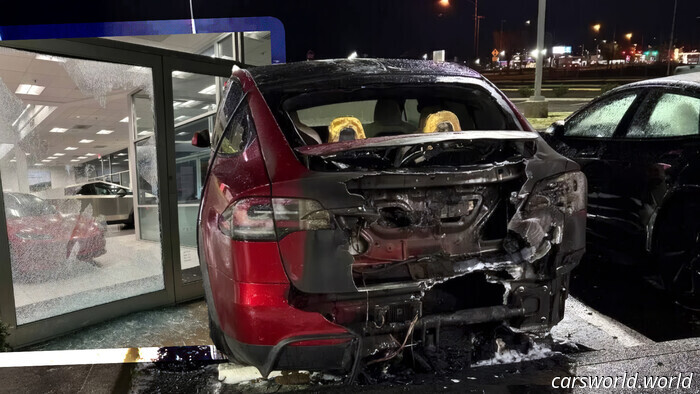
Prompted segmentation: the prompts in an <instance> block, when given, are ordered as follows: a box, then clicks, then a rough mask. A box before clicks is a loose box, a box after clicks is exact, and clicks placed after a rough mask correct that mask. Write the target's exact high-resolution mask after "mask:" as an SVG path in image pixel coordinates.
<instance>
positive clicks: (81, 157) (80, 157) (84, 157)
mask: <svg viewBox="0 0 700 394" xmlns="http://www.w3.org/2000/svg"><path fill="white" fill-rule="evenodd" d="M78 159H82V160H85V159H87V157H86V156H78Z"/></svg>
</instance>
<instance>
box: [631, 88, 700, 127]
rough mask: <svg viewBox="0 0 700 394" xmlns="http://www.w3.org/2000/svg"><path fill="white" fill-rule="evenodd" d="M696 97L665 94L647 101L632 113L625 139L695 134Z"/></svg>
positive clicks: (698, 121)
mask: <svg viewBox="0 0 700 394" xmlns="http://www.w3.org/2000/svg"><path fill="white" fill-rule="evenodd" d="M698 127H700V98H697V97H691V96H685V95H680V94H672V93H665V94H663V95H662V96H661V97H660V98H659V99H658V101H655V102H654V100H648V101H647V102H646V103H645V104H644V105H643V106H642V108H641V109H640V111H639V112H638V113H637V114H636V116H635V118H634V121H633V122H632V126H630V130H629V131H628V132H627V137H629V138H663V137H682V136H690V135H698Z"/></svg>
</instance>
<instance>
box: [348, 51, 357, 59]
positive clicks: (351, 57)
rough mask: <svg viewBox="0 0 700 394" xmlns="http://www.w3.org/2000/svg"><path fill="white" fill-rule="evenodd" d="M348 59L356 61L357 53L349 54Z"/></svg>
mask: <svg viewBox="0 0 700 394" xmlns="http://www.w3.org/2000/svg"><path fill="white" fill-rule="evenodd" d="M348 59H349V60H352V59H357V52H353V53H351V54H350V56H348Z"/></svg>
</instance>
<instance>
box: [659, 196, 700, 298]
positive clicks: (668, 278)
mask: <svg viewBox="0 0 700 394" xmlns="http://www.w3.org/2000/svg"><path fill="white" fill-rule="evenodd" d="M699 222H700V207H697V206H694V203H691V202H690V201H688V200H682V201H675V202H674V204H673V205H670V206H668V209H667V211H666V214H664V215H663V217H662V218H661V223H659V225H658V226H657V228H656V234H657V244H656V245H657V247H656V260H657V264H658V269H659V274H660V275H661V278H662V279H663V282H664V287H665V288H666V290H667V291H668V292H669V294H670V295H671V297H673V299H674V301H676V302H677V303H678V304H680V305H681V306H683V307H686V308H689V309H693V310H700V223H699Z"/></svg>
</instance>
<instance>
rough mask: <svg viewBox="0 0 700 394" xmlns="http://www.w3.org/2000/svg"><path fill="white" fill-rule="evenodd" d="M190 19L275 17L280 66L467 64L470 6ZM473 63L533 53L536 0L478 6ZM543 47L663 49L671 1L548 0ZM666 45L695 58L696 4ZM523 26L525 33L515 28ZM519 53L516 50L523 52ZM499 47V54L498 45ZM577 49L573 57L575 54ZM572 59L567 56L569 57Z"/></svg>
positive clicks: (214, 4) (238, 4) (681, 7)
mask: <svg viewBox="0 0 700 394" xmlns="http://www.w3.org/2000/svg"><path fill="white" fill-rule="evenodd" d="M192 3H193V6H194V16H195V18H215V17H235V16H275V17H277V18H279V19H280V20H282V22H283V23H284V25H285V28H286V33H287V57H288V60H289V61H294V60H304V59H305V58H306V52H307V50H309V49H312V50H313V51H315V53H316V58H333V57H346V56H348V54H350V53H351V52H352V51H357V52H358V53H360V55H362V54H367V55H368V56H373V57H401V56H405V57H419V56H420V55H422V54H423V53H426V52H431V51H432V50H434V49H445V50H446V51H447V56H448V59H452V58H453V57H454V56H458V57H459V58H460V59H469V58H473V54H474V49H473V39H474V22H473V15H474V6H473V3H472V1H471V0H450V3H451V6H450V7H449V9H448V10H444V9H443V8H442V7H440V6H439V4H438V1H437V0H347V1H331V0H228V1H225V0H192ZM479 3H480V4H479V14H480V15H482V16H484V19H483V20H482V21H481V29H480V31H481V34H480V36H481V39H480V51H479V55H480V56H482V57H486V56H488V54H489V53H490V52H491V50H492V49H493V47H494V46H496V45H497V44H498V43H497V42H494V41H495V38H494V32H497V31H498V30H500V26H501V21H502V20H503V21H504V22H503V29H504V31H505V32H506V36H507V35H508V34H511V35H515V36H519V37H523V38H524V39H525V41H528V42H531V43H530V44H527V46H528V47H534V33H535V25H536V20H537V15H536V14H537V0H480V1H479ZM14 5H16V6H17V8H16V9H14V10H10V9H9V8H5V10H3V13H2V14H1V15H0V24H2V25H13V24H37V23H75V22H100V21H126V20H148V19H183V18H189V15H190V11H189V1H188V0H171V1H161V0H142V1H127V0H121V1H113V0H112V1H110V0H104V1H85V0H74V1H70V2H64V1H53V2H45V3H44V2H37V1H31V2H14ZM547 6H548V8H547V43H548V44H549V45H552V44H554V45H570V46H572V47H574V48H578V47H579V46H580V45H588V46H590V45H591V43H592V42H593V38H594V35H593V31H592V29H591V25H593V24H594V23H600V24H601V25H602V29H601V31H600V33H599V35H600V39H607V40H612V38H613V34H614V33H616V36H615V39H616V40H618V41H623V40H624V37H623V35H624V34H626V33H630V32H631V33H633V37H634V38H633V40H632V41H633V42H636V43H638V44H639V45H640V46H641V45H642V40H644V41H643V42H644V46H646V45H647V44H653V45H655V46H659V45H661V44H662V43H664V42H666V43H667V42H668V39H669V36H670V31H671V19H672V13H673V0H549V1H548V5H547ZM677 15H678V18H677V22H676V38H677V40H676V43H677V44H682V45H683V44H684V45H686V47H693V48H698V49H700V19H699V18H698V17H700V0H678V13H677ZM526 20H531V21H532V24H531V26H530V27H529V31H528V28H527V27H526V26H525V21H526ZM524 45H525V44H524ZM504 46H505V45H504ZM579 49H580V48H579ZM575 50H576V49H575Z"/></svg>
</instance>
